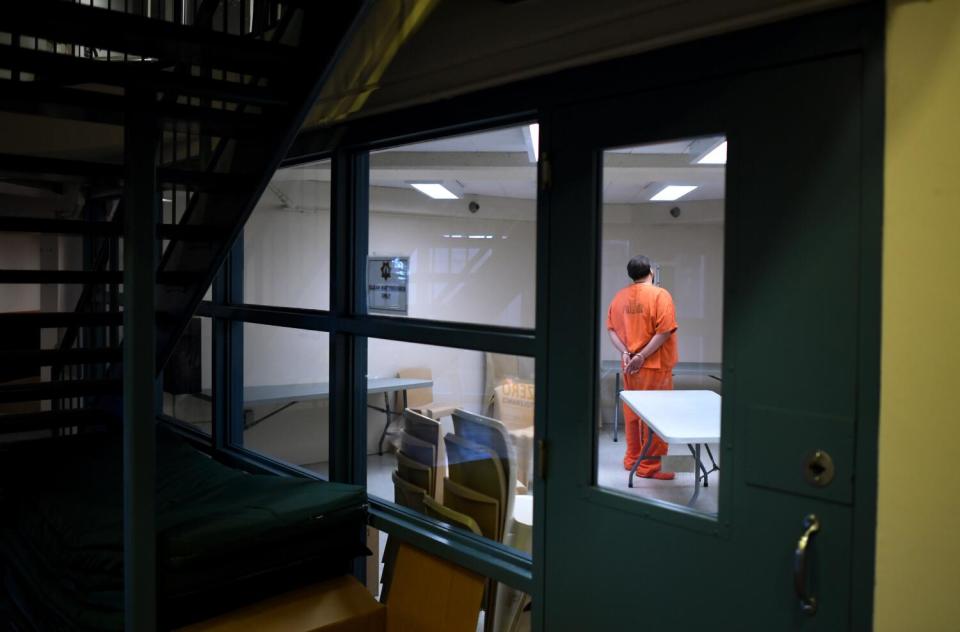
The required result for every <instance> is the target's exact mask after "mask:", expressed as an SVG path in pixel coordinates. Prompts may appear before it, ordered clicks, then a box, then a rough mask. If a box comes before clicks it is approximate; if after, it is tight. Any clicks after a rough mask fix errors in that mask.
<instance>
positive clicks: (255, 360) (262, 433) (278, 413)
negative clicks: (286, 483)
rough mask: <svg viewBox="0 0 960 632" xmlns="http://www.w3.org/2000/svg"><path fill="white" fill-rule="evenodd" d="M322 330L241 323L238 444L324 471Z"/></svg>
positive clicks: (326, 358)
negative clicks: (240, 436)
mask: <svg viewBox="0 0 960 632" xmlns="http://www.w3.org/2000/svg"><path fill="white" fill-rule="evenodd" d="M329 349H330V344H329V335H328V334H327V333H326V332H319V331H306V330H302V329H288V328H285V327H271V326H268V325H255V324H252V323H244V324H243V416H244V432H243V445H244V447H245V448H248V449H250V450H254V451H256V452H260V453H261V454H265V455H267V456H269V457H272V458H274V459H277V460H279V461H284V462H286V463H291V464H293V465H299V466H302V467H305V468H308V469H311V470H314V471H315V472H318V473H320V474H321V475H323V476H327V474H328V472H329V461H330V457H329V454H330V453H329V436H330V433H329V425H328V419H329V414H330V408H329V392H330V388H329V384H330V383H329V371H330V352H329Z"/></svg>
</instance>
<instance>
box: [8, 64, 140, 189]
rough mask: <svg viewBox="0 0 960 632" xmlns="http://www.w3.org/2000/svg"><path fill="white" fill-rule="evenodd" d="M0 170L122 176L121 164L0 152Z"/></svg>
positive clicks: (108, 176) (101, 176)
mask: <svg viewBox="0 0 960 632" xmlns="http://www.w3.org/2000/svg"><path fill="white" fill-rule="evenodd" d="M93 63H95V64H96V65H97V66H102V65H104V64H102V63H101V62H93ZM0 170H2V171H9V172H14V173H26V174H30V175H37V174H48V175H56V176H61V177H62V176H77V177H80V178H105V179H116V180H119V179H120V178H122V177H123V165H118V164H111V163H108V162H91V161H86V160H67V159H64V158H42V157H39V156H21V155H16V154H0Z"/></svg>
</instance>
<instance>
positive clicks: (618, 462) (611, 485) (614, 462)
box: [597, 429, 721, 514]
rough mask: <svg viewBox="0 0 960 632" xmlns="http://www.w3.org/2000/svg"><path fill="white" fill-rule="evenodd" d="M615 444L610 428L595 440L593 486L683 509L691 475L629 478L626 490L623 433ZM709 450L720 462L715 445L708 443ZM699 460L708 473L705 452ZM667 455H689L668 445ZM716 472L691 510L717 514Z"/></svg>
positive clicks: (689, 493) (684, 449)
mask: <svg viewBox="0 0 960 632" xmlns="http://www.w3.org/2000/svg"><path fill="white" fill-rule="evenodd" d="M619 439H620V440H619V441H617V442H614V441H613V431H612V429H604V430H603V431H601V433H600V436H599V437H598V438H597V440H598V449H599V455H598V457H599V458H598V459H597V462H598V464H599V467H598V471H597V484H598V485H599V486H600V487H604V488H607V489H611V490H614V491H617V492H620V493H623V494H629V495H632V496H639V497H643V498H650V499H654V500H659V501H663V502H667V503H672V504H676V505H683V506H686V505H687V503H688V502H689V501H690V498H691V497H692V496H693V473H692V472H678V473H677V476H676V478H675V479H674V480H672V481H660V480H656V479H649V478H639V477H635V478H634V479H633V488H630V487H627V479H628V477H629V475H630V473H629V471H627V470H625V469H623V455H624V452H625V451H626V447H627V444H626V443H625V442H624V441H625V440H624V438H623V433H622V432H621V433H620V437H619ZM710 450H711V451H712V452H713V456H714V458H715V459H716V460H717V463H718V464H719V463H720V450H719V446H718V445H717V444H710ZM702 452H703V453H702V455H701V460H702V462H703V464H704V465H705V466H706V467H707V469H708V470H709V469H710V468H711V465H710V459H709V458H708V457H707V454H706V451H705V450H703V451H702ZM668 454H682V455H689V454H690V451H689V450H688V449H687V446H685V445H676V446H670V450H669V452H668ZM720 473H721V472H714V473H712V474H710V476H709V487H705V488H702V489H701V490H700V495H699V497H698V498H697V502H696V504H695V505H693V506H692V507H693V508H694V509H696V510H698V511H702V512H704V513H708V514H715V513H716V512H717V506H718V505H717V490H718V489H719V487H720Z"/></svg>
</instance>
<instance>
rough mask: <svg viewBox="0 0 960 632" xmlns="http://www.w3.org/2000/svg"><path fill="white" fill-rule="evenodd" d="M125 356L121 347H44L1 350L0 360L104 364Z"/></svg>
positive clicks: (20, 363)
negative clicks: (40, 348)
mask: <svg viewBox="0 0 960 632" xmlns="http://www.w3.org/2000/svg"><path fill="white" fill-rule="evenodd" d="M122 357H123V354H122V352H121V351H120V349H108V348H95V349H66V350H63V351H61V350H59V349H42V350H40V351H36V350H16V351H0V362H3V363H12V364H16V365H17V366H24V367H26V366H30V367H40V366H53V365H55V364H57V365H64V366H66V365H70V364H102V363H105V362H119V361H120V360H121V359H122Z"/></svg>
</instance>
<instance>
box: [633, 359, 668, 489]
mask: <svg viewBox="0 0 960 632" xmlns="http://www.w3.org/2000/svg"><path fill="white" fill-rule="evenodd" d="M623 388H624V390H628V391H672V390H673V370H672V369H643V368H641V369H640V370H639V371H637V372H636V373H634V374H633V375H627V373H626V371H624V372H623ZM623 428H624V434H626V436H627V453H626V454H625V455H624V457H623V467H624V469H627V470H629V469H632V468H633V464H634V463H636V461H637V459H639V458H640V454H641V453H642V452H643V447H644V445H646V442H647V441H649V442H650V447H649V448H648V449H647V456H662V455H664V454H666V453H667V444H666V443H664V442H663V439H661V438H660V437H658V436H657V433H655V432H653V431H652V430H648V429H647V425H646V424H645V423H643V422H642V421H641V420H640V417H639V416H638V415H637V413H635V412H633V411H632V410H630V407H629V406H627V405H626V404H623ZM648 435H649V438H648ZM659 471H660V459H644V460H643V462H642V463H640V465H639V467H637V476H647V477H649V476H653V475H654V474H655V473H657V472H659Z"/></svg>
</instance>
